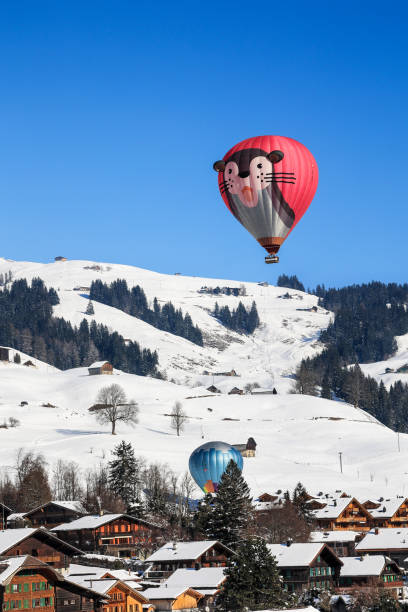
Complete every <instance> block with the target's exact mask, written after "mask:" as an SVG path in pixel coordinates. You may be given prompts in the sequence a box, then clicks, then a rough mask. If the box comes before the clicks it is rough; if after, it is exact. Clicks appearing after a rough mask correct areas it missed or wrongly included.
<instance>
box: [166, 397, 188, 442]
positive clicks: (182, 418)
mask: <svg viewBox="0 0 408 612" xmlns="http://www.w3.org/2000/svg"><path fill="white" fill-rule="evenodd" d="M170 416H171V427H172V429H175V430H176V432H177V435H178V436H179V435H180V432H181V431H183V428H184V424H185V423H186V422H187V421H188V417H187V415H186V413H185V412H184V410H183V406H182V405H181V402H176V403H175V404H174V408H173V411H172V412H171V414H170Z"/></svg>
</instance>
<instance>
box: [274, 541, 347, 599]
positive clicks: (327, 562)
mask: <svg viewBox="0 0 408 612" xmlns="http://www.w3.org/2000/svg"><path fill="white" fill-rule="evenodd" d="M341 565H342V564H341V561H340V559H339V558H338V557H337V555H335V554H334V552H333V551H332V550H331V549H330V548H329V547H328V546H326V545H323V546H322V549H321V551H320V553H319V554H318V555H317V556H316V557H315V558H314V559H313V560H312V561H311V562H310V563H309V564H308V565H299V566H290V567H285V565H280V563H279V562H278V569H279V573H280V574H281V576H282V578H283V584H284V589H285V590H286V591H288V592H289V593H301V592H302V591H304V590H309V589H314V588H316V589H321V590H323V591H330V590H333V589H334V588H335V587H337V586H338V584H339V579H340V568H341Z"/></svg>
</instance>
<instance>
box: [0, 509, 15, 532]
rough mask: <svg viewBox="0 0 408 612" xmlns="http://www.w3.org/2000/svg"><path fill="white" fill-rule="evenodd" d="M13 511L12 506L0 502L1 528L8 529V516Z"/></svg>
mask: <svg viewBox="0 0 408 612" xmlns="http://www.w3.org/2000/svg"><path fill="white" fill-rule="evenodd" d="M12 512H13V511H12V510H11V508H9V507H8V506H6V505H5V504H2V503H1V502H0V530H3V529H7V518H8V517H9V516H10V514H12Z"/></svg>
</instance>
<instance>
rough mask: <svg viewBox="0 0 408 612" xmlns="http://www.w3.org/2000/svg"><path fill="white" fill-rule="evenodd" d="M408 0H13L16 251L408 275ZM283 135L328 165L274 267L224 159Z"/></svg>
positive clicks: (305, 276)
mask: <svg viewBox="0 0 408 612" xmlns="http://www.w3.org/2000/svg"><path fill="white" fill-rule="evenodd" d="M407 12H408V10H407V5H406V3H405V2H394V3H384V2H379V1H378V0H376V1H370V2H342V3H333V2H327V0H325V1H324V2H323V1H317V2H313V3H311V2H306V1H304V2H299V1H294V2H279V3H278V2H261V3H257V2H250V1H249V0H248V2H242V1H239V0H238V1H235V2H228V3H217V2H202V1H199V2H198V1H197V2H194V1H189V2H177V1H176V2H168V1H166V2H161V1H158V2H154V3H153V2H138V1H135V0H133V1H131V0H129V1H124V0H111V1H106V0H81V1H76V0H69V1H65V0H59V1H58V2H55V0H50V1H42V0H36V1H35V2H33V1H32V0H30V1H24V0H21V1H19V0H8V1H7V0H5V1H4V2H2V3H1V6H0V56H1V61H0V79H1V97H0V105H1V115H0V121H1V131H0V137H1V146H0V198H1V211H2V212H1V222H2V226H3V231H2V238H1V249H0V255H1V256H6V257H10V258H13V259H28V260H30V259H31V260H38V261H50V260H52V259H53V257H54V256H55V255H60V254H61V255H65V256H67V257H69V258H70V259H94V260H98V261H111V262H118V263H128V264H134V265H139V266H142V267H146V268H151V269H155V270H158V271H162V272H170V273H172V272H175V271H180V272H183V273H185V274H192V275H198V276H218V277H224V278H238V279H246V280H263V279H267V280H269V281H270V282H274V281H275V280H276V278H277V275H278V274H279V273H287V274H292V273H295V274H297V275H298V276H299V278H301V279H302V280H303V281H304V283H305V284H306V285H308V286H311V287H312V286H315V285H316V284H317V283H325V284H326V285H344V284H348V283H353V282H365V281H370V280H373V279H379V280H383V281H397V282H405V281H406V280H407V274H406V267H407V265H406V262H407V238H406V236H407V220H408V202H407V189H406V175H407V163H408V147H407V131H408V126H407V112H408V111H407V108H408V100H407V93H408V91H407V90H408V81H407V68H406V66H407V59H408V58H407V55H408V54H407V46H408V43H407V35H406V24H407V16H408V15H407ZM258 134H281V135H285V136H290V137H293V138H295V139H297V140H300V141H301V142H303V143H304V144H305V145H306V146H307V147H308V148H309V149H310V150H311V151H312V153H313V154H314V156H315V158H316V160H317V162H318V165H319V169H320V183H319V187H318V191H317V194H316V197H315V199H314V201H313V203H312V205H311V207H310V209H309V211H308V212H307V213H306V215H305V217H304V219H303V220H302V221H301V223H299V225H298V226H297V227H296V228H295V230H294V232H293V233H292V234H291V236H290V238H289V239H288V240H287V242H286V243H285V245H284V247H283V248H282V249H281V264H279V266H266V265H265V264H264V263H263V258H264V251H263V249H262V248H261V247H260V246H259V245H258V243H257V242H256V241H255V240H254V239H253V238H252V237H251V236H250V235H249V234H248V233H247V232H246V231H245V230H244V229H243V228H242V227H241V226H240V225H239V223H238V222H237V221H236V220H235V219H234V218H233V217H232V215H231V214H230V213H229V212H228V210H227V209H226V207H225V205H224V204H223V202H222V200H221V197H220V195H219V192H218V188H217V177H216V174H215V172H214V171H213V170H212V163H213V161H214V160H216V159H218V158H220V157H222V156H223V155H224V153H225V152H226V151H227V150H228V149H229V148H230V147H231V146H232V145H233V144H235V143H236V142H237V141H239V140H241V139H243V138H247V137H250V136H253V135H258Z"/></svg>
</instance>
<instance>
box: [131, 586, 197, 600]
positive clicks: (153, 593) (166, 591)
mask: <svg viewBox="0 0 408 612" xmlns="http://www.w3.org/2000/svg"><path fill="white" fill-rule="evenodd" d="M188 590H193V591H195V590H196V589H191V587H186V586H180V585H173V586H171V585H169V586H168V587H166V586H165V585H163V586H159V587H157V589H156V588H153V589H146V591H143V595H144V596H145V597H146V598H147V599H149V600H150V601H154V600H155V599H176V598H177V597H179V596H180V595H182V594H183V593H185V592H186V591H188ZM196 592H197V593H198V594H199V595H201V592H199V591H196Z"/></svg>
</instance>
